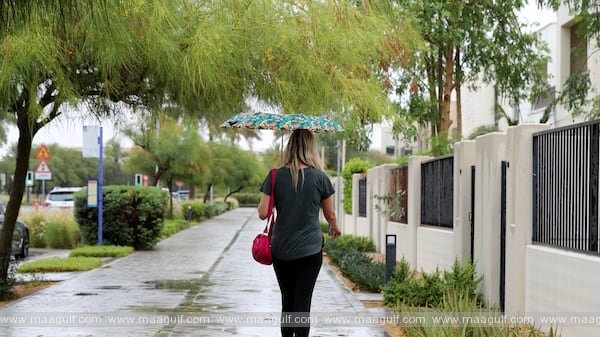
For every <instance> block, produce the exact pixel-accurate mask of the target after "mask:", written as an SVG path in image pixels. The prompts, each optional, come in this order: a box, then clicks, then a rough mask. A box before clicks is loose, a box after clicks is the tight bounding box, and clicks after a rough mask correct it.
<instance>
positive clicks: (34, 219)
mask: <svg viewBox="0 0 600 337" xmlns="http://www.w3.org/2000/svg"><path fill="white" fill-rule="evenodd" d="M22 220H23V222H25V224H27V226H28V227H29V246H30V247H36V248H45V247H50V248H74V247H77V246H78V245H79V241H80V232H79V225H78V224H77V222H76V221H75V219H74V217H73V214H72V213H71V212H65V211H55V212H46V213H42V212H33V213H30V214H27V215H25V216H23V217H22Z"/></svg>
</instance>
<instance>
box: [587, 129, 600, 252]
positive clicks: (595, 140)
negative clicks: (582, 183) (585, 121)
mask: <svg viewBox="0 0 600 337" xmlns="http://www.w3.org/2000/svg"><path fill="white" fill-rule="evenodd" d="M599 142H600V125H599V124H594V125H592V134H591V136H590V199H589V207H590V209H589V211H590V222H589V236H588V237H589V239H588V240H589V245H588V250H589V251H591V252H595V253H598V173H599V172H598V169H599V168H600V165H599V163H598V161H599V160H600V158H599V157H600V144H599Z"/></svg>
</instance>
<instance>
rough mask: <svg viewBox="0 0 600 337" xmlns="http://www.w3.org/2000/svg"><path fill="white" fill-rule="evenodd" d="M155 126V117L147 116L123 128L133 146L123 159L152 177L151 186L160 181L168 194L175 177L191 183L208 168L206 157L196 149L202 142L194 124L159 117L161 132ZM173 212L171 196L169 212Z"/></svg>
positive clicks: (130, 170) (128, 167)
mask: <svg viewBox="0 0 600 337" xmlns="http://www.w3.org/2000/svg"><path fill="white" fill-rule="evenodd" d="M155 126H156V123H155V122H154V119H153V118H150V119H149V120H146V121H145V122H143V123H141V124H140V125H139V127H137V128H129V129H125V130H123V133H124V134H125V135H126V136H127V137H129V138H130V139H131V140H132V141H133V143H134V145H135V146H136V148H135V149H134V150H133V151H132V152H131V154H130V155H129V156H128V157H127V160H126V162H125V166H126V167H127V170H128V171H129V172H141V173H143V174H145V175H148V176H150V177H152V179H151V185H154V186H158V184H159V181H163V182H164V183H166V186H167V187H168V188H169V193H170V192H172V191H173V182H174V181H176V180H184V181H187V182H188V184H192V186H193V183H195V182H196V181H197V179H198V177H201V176H202V175H201V172H202V171H206V167H207V165H206V164H204V162H205V161H206V160H207V158H206V157H205V156H202V152H200V151H199V149H201V146H202V142H201V140H200V135H199V134H198V131H197V130H198V127H197V124H196V123H188V124H186V125H184V124H183V122H177V121H175V120H173V119H171V118H169V117H166V116H163V117H161V118H160V132H157V130H156V127H155ZM201 168H202V170H201ZM190 180H192V181H190ZM193 180H196V181H193ZM172 212H173V200H172V198H171V202H170V213H171V214H172Z"/></svg>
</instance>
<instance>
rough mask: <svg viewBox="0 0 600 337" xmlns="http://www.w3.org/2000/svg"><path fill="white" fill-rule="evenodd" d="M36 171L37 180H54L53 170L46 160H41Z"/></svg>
mask: <svg viewBox="0 0 600 337" xmlns="http://www.w3.org/2000/svg"><path fill="white" fill-rule="evenodd" d="M34 172H35V179H36V180H52V170H51V169H50V166H48V163H46V161H45V160H42V161H40V163H39V164H38V166H37V167H36V168H35V171H34Z"/></svg>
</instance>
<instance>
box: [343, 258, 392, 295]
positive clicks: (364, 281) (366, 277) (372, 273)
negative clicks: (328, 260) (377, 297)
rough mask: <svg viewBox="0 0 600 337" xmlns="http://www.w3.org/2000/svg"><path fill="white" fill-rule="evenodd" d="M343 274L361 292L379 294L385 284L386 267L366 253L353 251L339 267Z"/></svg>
mask: <svg viewBox="0 0 600 337" xmlns="http://www.w3.org/2000/svg"><path fill="white" fill-rule="evenodd" d="M338 266H339V267H340V270H341V271H342V273H343V274H344V275H345V276H346V277H348V278H349V279H350V280H351V281H352V282H353V283H354V284H356V285H357V286H358V287H359V288H360V289H361V290H364V291H368V292H372V293H378V292H380V291H381V287H382V286H383V284H384V282H385V265H384V263H383V262H375V261H373V259H372V258H370V257H369V256H367V255H366V254H364V253H361V252H358V251H356V250H351V251H349V252H348V253H347V255H346V256H345V257H344V258H343V259H342V260H341V261H340V264H339V265H338Z"/></svg>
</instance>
